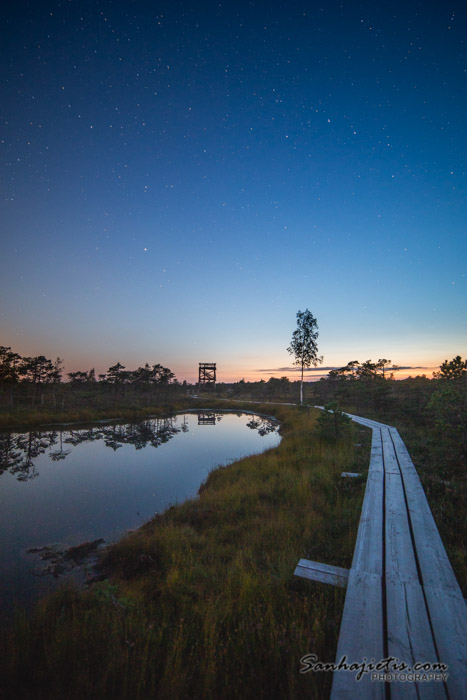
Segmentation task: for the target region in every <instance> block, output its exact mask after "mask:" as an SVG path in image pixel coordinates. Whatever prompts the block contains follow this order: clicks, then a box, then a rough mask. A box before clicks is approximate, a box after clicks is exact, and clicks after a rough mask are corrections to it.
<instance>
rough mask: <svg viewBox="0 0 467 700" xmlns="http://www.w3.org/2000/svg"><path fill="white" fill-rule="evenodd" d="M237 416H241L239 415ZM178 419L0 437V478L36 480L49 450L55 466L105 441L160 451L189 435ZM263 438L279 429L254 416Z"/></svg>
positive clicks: (207, 415) (212, 417)
mask: <svg viewBox="0 0 467 700" xmlns="http://www.w3.org/2000/svg"><path fill="white" fill-rule="evenodd" d="M237 415H242V413H241V412H239V413H238V414H237ZM222 417H223V416H222V414H221V413H215V412H212V413H211V412H199V413H198V425H216V423H217V422H219V421H221V420H222ZM176 421H177V418H176V417H169V418H152V419H149V420H145V421H139V422H137V423H125V424H123V425H115V424H113V425H99V426H93V427H91V428H75V429H67V430H63V429H60V428H59V429H54V430H45V431H41V430H37V431H31V432H29V433H0V475H1V474H3V473H4V472H9V473H10V474H15V475H16V478H17V479H18V480H19V481H30V480H31V479H35V478H36V477H37V476H38V475H39V472H38V471H37V469H36V467H35V466H34V460H35V459H36V458H37V457H39V455H43V454H45V453H46V451H47V450H49V452H48V456H49V457H50V459H51V460H52V461H53V462H59V461H62V460H64V459H66V457H67V456H68V455H69V454H70V452H71V447H77V446H78V445H81V444H82V443H88V442H96V441H100V440H102V441H103V443H104V444H105V445H106V447H110V448H111V449H112V450H114V451H116V450H118V449H119V448H120V447H122V445H133V446H134V447H135V449H137V450H142V449H143V448H144V447H148V446H151V447H159V446H160V445H162V444H164V443H166V442H168V441H169V440H171V439H172V438H173V437H174V435H176V434H177V433H180V432H182V433H187V432H188V430H189V429H188V423H187V420H186V415H184V416H183V422H182V423H181V424H180V425H176ZM246 425H247V427H248V428H250V429H251V430H257V431H258V433H259V434H260V435H262V436H263V435H267V434H269V433H273V432H275V431H276V430H277V425H275V424H274V423H272V422H271V421H269V420H268V419H267V418H261V417H259V416H252V418H251V420H249V421H248V423H247V424H246Z"/></svg>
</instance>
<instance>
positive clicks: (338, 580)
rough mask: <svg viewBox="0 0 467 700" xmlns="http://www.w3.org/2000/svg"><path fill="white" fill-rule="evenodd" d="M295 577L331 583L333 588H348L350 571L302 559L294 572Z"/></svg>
mask: <svg viewBox="0 0 467 700" xmlns="http://www.w3.org/2000/svg"><path fill="white" fill-rule="evenodd" d="M294 575H295V576H301V577H302V578H307V579H310V580H311V581H319V582H320V583H330V584H332V585H333V586H340V587H341V588H346V587H347V581H348V578H349V570H348V569H342V568H341V567H340V566H331V565H330V564H321V563H320V562H317V561H310V560H309V559H300V561H299V562H298V564H297V567H296V569H295V571H294Z"/></svg>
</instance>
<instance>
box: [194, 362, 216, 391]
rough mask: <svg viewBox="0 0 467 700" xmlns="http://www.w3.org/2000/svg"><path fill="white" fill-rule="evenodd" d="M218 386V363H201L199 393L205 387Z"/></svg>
mask: <svg viewBox="0 0 467 700" xmlns="http://www.w3.org/2000/svg"><path fill="white" fill-rule="evenodd" d="M209 386H212V388H213V389H214V387H215V386H216V363H215V362H200V363H199V374H198V391H200V390H201V388H202V387H203V388H204V387H209Z"/></svg>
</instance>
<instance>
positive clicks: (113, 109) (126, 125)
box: [0, 0, 467, 381]
mask: <svg viewBox="0 0 467 700" xmlns="http://www.w3.org/2000/svg"><path fill="white" fill-rule="evenodd" d="M466 28H467V9H466V4H465V2H463V1H462V2H461V1H460V0H459V1H454V2H449V0H448V1H447V2H431V3H429V2H424V1H419V2H415V1H413V0H404V1H398V0H396V1H394V2H388V3H379V2H374V0H372V1H371V2H355V1H348V0H341V1H340V2H335V1H334V0H320V1H318V2H315V1H314V0H311V1H310V0H309V1H308V2H305V1H303V2H296V0H289V1H288V2H274V1H271V0H269V1H268V2H263V1H260V0H258V1H245V0H237V1H235V2H234V1H228V2H208V1H204V2H203V1H198V2H194V0H192V1H190V2H187V1H184V2H182V1H177V0H170V1H164V2H158V1H157V0H154V1H152V2H149V1H147V2H143V1H137V0H134V1H132V0H126V1H125V2H120V1H119V0H114V1H112V0H93V1H91V0H82V1H78V0H61V1H58V0H49V1H45V0H36V1H34V0H30V2H26V1H25V0H17V1H16V2H14V3H8V4H7V5H6V6H5V8H4V10H3V17H2V29H1V37H0V38H1V45H2V57H1V84H2V95H1V104H0V125H1V134H0V152H1V175H0V176H1V191H2V198H1V203H0V207H1V211H0V215H1V219H0V221H1V240H2V244H1V251H2V255H1V262H0V275H1V299H0V323H1V337H0V344H3V345H7V346H11V347H12V349H13V350H15V351H16V352H19V353H20V354H22V355H38V354H44V355H46V356H47V357H51V358H52V359H55V357H56V356H57V355H59V356H60V357H62V358H64V360H65V371H66V372H70V371H72V370H77V369H80V370H85V369H86V370H87V369H90V368H91V367H93V366H94V367H95V368H96V371H98V372H103V371H105V370H106V369H107V368H108V367H109V366H110V365H112V364H115V363H116V362H117V361H119V362H121V363H122V364H124V365H126V367H127V368H128V369H134V368H136V367H137V366H138V365H141V364H144V363H145V362H146V361H147V362H150V363H151V364H153V363H156V362H160V363H161V364H163V365H166V366H168V367H170V368H171V369H172V370H173V371H174V372H175V373H176V375H177V378H178V379H180V380H183V379H187V380H188V381H193V380H195V378H196V374H197V367H198V362H200V361H201V362H217V364H218V379H219V380H220V381H229V380H237V379H241V378H242V377H245V379H255V378H256V379H257V378H260V377H262V378H264V379H268V377H269V376H271V375H274V376H282V375H284V374H288V375H289V376H290V377H293V376H295V375H294V374H293V373H291V372H290V371H288V369H287V368H290V367H291V357H290V356H289V355H288V353H287V350H286V348H287V346H288V345H289V342H290V339H291V335H292V332H293V330H294V329H295V327H296V312H297V311H298V310H299V309H301V310H304V309H305V308H309V309H310V311H312V313H313V314H314V315H315V316H316V318H317V320H318V325H319V330H320V337H319V341H318V344H319V352H320V354H323V355H324V365H323V367H328V368H329V367H339V366H342V365H344V364H346V363H347V362H348V361H350V360H355V359H358V360H360V361H365V360H367V359H369V358H371V359H373V360H377V359H378V358H380V357H386V358H389V359H391V360H392V361H393V362H394V363H396V364H398V365H403V366H405V367H408V368H413V369H412V370H407V374H408V373H412V374H421V373H422V371H424V372H426V373H427V374H428V375H429V376H430V374H431V371H432V368H434V367H437V366H438V365H439V364H440V363H441V362H442V361H443V360H445V359H446V358H449V359H451V358H452V357H453V356H454V355H457V354H461V355H463V356H465V355H466V354H467V324H466V318H467V314H466V306H467V304H466V301H467V294H466V287H467V285H466V276H465V267H466V260H467V245H466V242H467V241H466V220H467V216H466V214H467V207H466V199H465V194H466V177H465V166H466V141H467V129H466V123H467V120H466V113H467V110H466V107H467V100H466V77H467V72H466V65H467V61H466ZM415 368H420V369H415ZM422 368H429V369H427V370H426V369H422ZM261 370H266V371H261ZM321 373H322V372H321ZM324 373H325V372H324ZM313 376H319V375H318V374H317V373H314V375H313ZM400 376H403V373H401V375H400Z"/></svg>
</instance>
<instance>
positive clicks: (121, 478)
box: [0, 411, 280, 617]
mask: <svg viewBox="0 0 467 700" xmlns="http://www.w3.org/2000/svg"><path fill="white" fill-rule="evenodd" d="M277 428H278V426H277V424H273V423H269V421H268V420H267V419H264V418H261V417H260V416H257V415H253V414H250V415H245V414H242V413H241V412H239V413H237V412H236V411H235V412H234V411H232V412H228V413H227V412H224V413H222V414H221V413H220V412H215V411H200V412H191V413H187V414H178V415H174V416H172V417H169V418H151V419H147V420H143V421H139V422H133V423H126V424H118V423H116V422H113V423H106V424H97V425H96V424H94V425H81V426H77V425H73V426H71V425H69V426H61V427H59V426H56V427H54V428H52V429H49V430H32V431H30V432H28V433H0V617H1V615H2V614H6V612H7V611H8V610H10V609H11V607H12V605H13V603H14V601H15V600H17V601H20V602H24V601H26V600H32V599H33V598H34V597H35V596H36V595H37V594H39V593H41V592H45V591H46V590H49V589H50V586H53V585H55V583H54V582H55V577H56V576H59V575H60V576H61V575H62V574H63V575H68V572H70V570H71V569H72V568H73V569H74V566H75V564H74V563H75V560H76V559H77V554H81V553H82V552H83V549H84V548H85V549H86V551H88V548H89V547H90V546H91V545H94V544H95V543H96V542H97V543H99V542H100V541H101V539H105V541H106V542H110V541H113V540H114V539H116V538H117V537H119V536H120V535H121V533H122V532H124V531H125V530H128V529H130V528H135V527H138V526H139V525H141V523H142V522H146V521H147V520H149V519H150V518H152V517H153V516H154V514H155V513H161V512H163V511H164V510H165V509H166V508H167V507H168V506H170V505H173V504H175V503H181V502H183V501H184V500H186V499H187V498H193V497H196V494H197V493H198V491H199V487H200V484H202V483H203V481H205V480H206V478H207V477H208V475H209V472H210V471H211V470H212V469H215V468H216V467H218V466H219V465H226V464H230V463H231V462H232V461H234V460H235V459H239V458H241V457H244V456H246V455H249V454H255V453H258V452H262V451H263V450H265V449H268V448H270V447H275V446H276V445H277V444H278V443H279V441H280V437H279V435H278V430H277ZM173 438H175V439H173ZM154 448H156V449H154ZM38 477H40V478H38ZM84 545H85V547H84ZM78 558H79V557H78ZM44 562H45V563H44ZM80 566H81V564H80ZM31 574H34V575H31ZM70 575H75V574H74V573H72V574H70Z"/></svg>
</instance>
